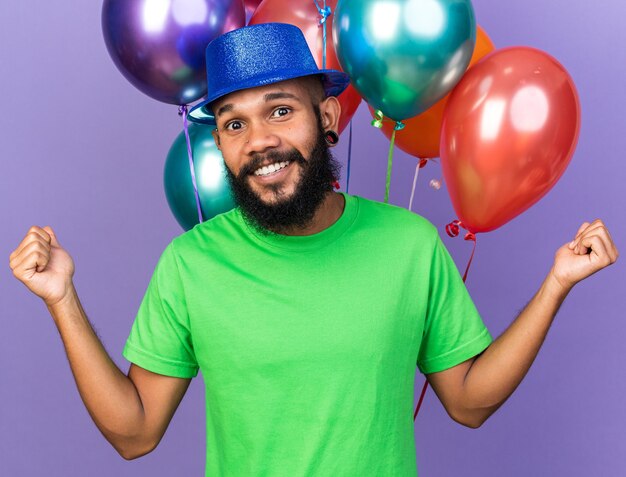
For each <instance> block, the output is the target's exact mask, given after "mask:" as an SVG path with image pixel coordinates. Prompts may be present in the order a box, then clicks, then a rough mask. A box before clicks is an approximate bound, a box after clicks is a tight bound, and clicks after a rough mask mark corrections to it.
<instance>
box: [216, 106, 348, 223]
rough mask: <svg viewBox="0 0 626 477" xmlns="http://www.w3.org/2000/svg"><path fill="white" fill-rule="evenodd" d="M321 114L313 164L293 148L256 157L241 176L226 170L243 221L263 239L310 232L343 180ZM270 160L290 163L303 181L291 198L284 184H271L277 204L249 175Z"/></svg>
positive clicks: (268, 187) (270, 187)
mask: <svg viewBox="0 0 626 477" xmlns="http://www.w3.org/2000/svg"><path fill="white" fill-rule="evenodd" d="M318 111H319V110H318ZM318 111H316V113H318V134H317V138H316V141H315V145H314V147H313V150H312V151H311V156H310V158H309V160H306V159H304V157H303V156H302V154H300V152H299V151H298V150H297V149H295V148H293V149H291V150H290V151H283V152H279V151H271V152H268V153H267V154H255V155H254V156H253V157H252V160H251V161H250V162H249V163H248V164H245V165H244V166H243V167H242V168H241V171H239V174H238V175H237V176H235V175H234V174H233V173H232V172H231V171H230V169H228V168H226V173H227V177H228V182H229V184H230V187H231V190H232V192H233V197H234V199H235V202H236V203H237V205H238V206H239V208H240V209H241V212H242V215H243V218H244V219H245V221H246V222H247V223H248V224H249V225H251V226H252V227H254V228H255V229H256V230H257V231H259V232H260V233H261V234H263V235H267V234H270V233H272V232H274V233H282V232H286V231H289V230H292V229H304V228H306V227H307V226H308V225H310V223H311V221H312V219H313V216H314V215H315V212H316V211H317V210H318V209H319V207H320V205H321V204H322V202H323V201H324V199H325V198H326V196H327V194H328V193H330V192H332V190H333V182H334V181H335V180H339V172H340V170H341V164H339V162H337V160H336V159H335V158H334V157H333V155H332V154H331V152H330V150H329V148H328V145H327V144H326V140H325V138H324V129H323V128H322V125H321V117H320V116H319V112H318ZM268 159H269V160H271V161H272V162H283V161H289V162H291V163H294V164H295V163H297V164H298V165H299V167H300V174H299V180H298V182H297V183H296V185H295V190H294V192H293V194H292V195H291V197H285V196H284V191H283V184H280V183H279V184H269V185H266V186H265V187H266V188H267V189H269V190H271V191H272V192H273V196H274V199H275V202H273V203H266V202H264V201H263V200H262V199H261V198H260V197H259V196H258V195H257V194H256V193H255V192H254V191H253V190H252V188H251V187H250V185H249V182H248V181H249V180H250V179H249V177H248V175H249V174H251V173H253V172H254V171H255V170H256V169H258V168H259V167H260V165H261V164H262V163H263V162H265V161H266V160H268ZM291 165H292V164H290V166H291Z"/></svg>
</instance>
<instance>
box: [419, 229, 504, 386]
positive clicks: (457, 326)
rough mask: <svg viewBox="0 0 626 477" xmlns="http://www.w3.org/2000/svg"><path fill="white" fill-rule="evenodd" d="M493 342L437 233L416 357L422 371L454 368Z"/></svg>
mask: <svg viewBox="0 0 626 477" xmlns="http://www.w3.org/2000/svg"><path fill="white" fill-rule="evenodd" d="M492 341H493V339H492V337H491V334H490V333H489V330H488V329H487V328H486V327H485V324H484V323H483V321H482V319H481V317H480V315H479V314H478V311H477V310H476V306H475V305H474V302H473V301H472V298H471V297H470V295H469V293H468V291H467V288H466V287H465V284H464V283H463V279H462V278H461V276H460V275H459V271H458V269H457V268H456V265H455V263H454V261H453V260H452V257H450V254H449V253H448V250H447V249H446V247H445V245H444V244H443V242H442V241H441V239H440V238H439V235H438V234H437V237H436V239H435V247H434V251H433V257H432V262H431V268H430V276H429V291H428V304H427V310H426V318H425V322H424V332H423V336H422V342H421V345H420V350H419V354H418V359H417V366H418V368H419V370H420V371H421V372H422V373H424V374H428V373H435V372H438V371H443V370H445V369H448V368H451V367H453V366H456V365H457V364H460V363H462V362H463V361H465V360H467V359H470V358H472V357H473V356H476V355H477V354H479V353H481V352H482V351H484V350H485V348H487V346H489V345H490V344H491V342H492Z"/></svg>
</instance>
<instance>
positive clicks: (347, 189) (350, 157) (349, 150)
mask: <svg viewBox="0 0 626 477" xmlns="http://www.w3.org/2000/svg"><path fill="white" fill-rule="evenodd" d="M351 161H352V119H351V120H350V134H349V135H348V172H347V174H346V194H347V193H348V191H349V190H350V162H351Z"/></svg>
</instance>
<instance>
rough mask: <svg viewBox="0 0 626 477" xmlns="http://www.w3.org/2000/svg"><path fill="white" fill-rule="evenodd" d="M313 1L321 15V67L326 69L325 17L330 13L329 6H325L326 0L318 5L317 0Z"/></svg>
mask: <svg viewBox="0 0 626 477" xmlns="http://www.w3.org/2000/svg"><path fill="white" fill-rule="evenodd" d="M313 1H314V2H315V6H316V7H317V11H318V12H319V14H320V15H321V16H322V18H321V19H320V25H322V69H323V70H325V69H326V19H327V18H328V17H329V16H330V14H331V13H332V11H331V9H330V7H327V6H326V0H324V6H323V7H320V4H319V3H318V2H317V0H313Z"/></svg>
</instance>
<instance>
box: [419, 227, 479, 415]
mask: <svg viewBox="0 0 626 477" xmlns="http://www.w3.org/2000/svg"><path fill="white" fill-rule="evenodd" d="M461 228H464V229H465V230H467V228H466V227H465V225H463V222H461V221H460V220H453V221H452V222H450V223H449V224H448V225H446V233H447V234H448V235H449V236H450V237H457V236H458V235H459V232H460V229H461ZM464 240H467V241H468V242H474V247H473V248H472V255H471V256H470V259H469V262H467V267H466V268H465V273H464V274H463V283H465V281H466V280H467V274H468V272H469V269H470V265H471V264H472V260H473V259H474V252H476V235H475V234H473V233H472V232H470V231H468V232H467V233H466V234H465V237H464ZM426 389H428V381H425V382H424V387H423V388H422V394H421V396H420V399H419V401H418V403H417V407H416V408H415V413H414V414H413V420H414V421H415V419H416V418H417V414H418V413H419V411H420V407H421V406H422V400H423V398H424V394H425V393H426Z"/></svg>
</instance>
